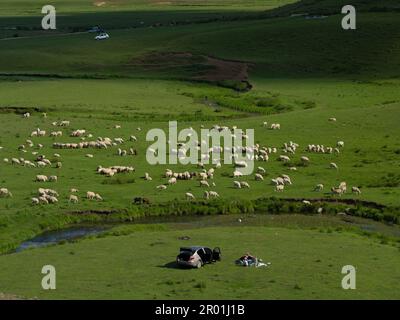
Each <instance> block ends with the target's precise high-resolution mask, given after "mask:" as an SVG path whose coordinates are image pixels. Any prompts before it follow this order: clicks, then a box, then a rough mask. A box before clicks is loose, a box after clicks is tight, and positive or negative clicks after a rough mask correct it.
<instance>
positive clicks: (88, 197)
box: [86, 191, 96, 200]
mask: <svg viewBox="0 0 400 320" xmlns="http://www.w3.org/2000/svg"><path fill="white" fill-rule="evenodd" d="M86 198H87V199H89V200H93V199H95V198H96V194H95V193H94V192H92V191H88V192H86Z"/></svg>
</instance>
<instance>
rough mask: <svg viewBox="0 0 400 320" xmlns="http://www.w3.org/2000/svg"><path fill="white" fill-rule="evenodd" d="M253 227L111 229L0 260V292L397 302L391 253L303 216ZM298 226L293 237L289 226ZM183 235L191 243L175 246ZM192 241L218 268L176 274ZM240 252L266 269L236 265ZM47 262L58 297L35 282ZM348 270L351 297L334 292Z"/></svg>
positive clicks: (394, 252) (206, 222) (202, 224)
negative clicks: (208, 249)
mask: <svg viewBox="0 0 400 320" xmlns="http://www.w3.org/2000/svg"><path fill="white" fill-rule="evenodd" d="M292 218H293V217H292ZM253 219H256V218H251V217H249V218H246V219H245V220H244V222H243V225H242V226H239V225H240V224H239V223H238V222H236V220H237V219H236V218H234V217H232V218H229V217H227V219H223V220H221V219H218V220H219V221H218V220H217V221H210V218H204V219H201V220H200V221H198V222H197V223H196V222H189V223H187V222H186V223H169V224H156V225H136V226H135V225H133V226H128V227H122V228H121V227H117V228H116V229H115V230H114V231H110V232H109V233H111V234H114V235H118V236H107V237H104V238H92V239H90V240H85V241H81V242H78V243H75V244H64V245H60V246H55V247H49V248H44V249H34V250H29V251H25V252H22V253H18V254H12V255H8V256H0V262H1V265H2V266H3V267H2V270H1V273H0V279H1V283H2V290H6V291H7V292H13V293H16V294H17V295H20V296H28V297H38V298H40V299H64V298H72V299H87V298H90V299H109V298H112V299H188V298H190V299H192V298H195V299H386V298H391V299H398V298H399V292H398V286H397V280H398V279H399V277H400V274H399V271H398V268H397V265H398V264H399V262H400V261H399V254H398V248H396V247H393V246H391V245H388V244H381V243H379V242H378V241H377V240H373V239H368V238H365V237H362V236H360V235H355V234H353V233H348V232H346V231H345V230H344V229H341V227H339V226H340V224H339V222H333V220H332V221H329V220H324V219H323V218H309V219H304V218H301V219H299V220H298V221H297V222H296V221H295V220H292V228H290V229H287V228H280V227H277V226H275V225H276V224H278V223H279V222H278V223H277V222H274V220H270V219H268V218H263V219H256V220H257V221H255V222H253V221H252V220H253ZM278 220H279V218H278ZM290 221H291V219H287V218H286V219H283V221H281V222H283V224H284V225H285V226H288V225H290V224H291V223H290ZM293 222H294V224H293ZM299 222H300V225H301V229H299V228H296V227H295V225H296V224H298V223H299ZM221 223H223V224H224V225H225V226H222V227H221ZM213 224H217V225H218V226H219V227H214V226H213ZM335 224H336V225H337V226H336V227H332V226H335ZM323 225H326V226H328V227H322V226H323ZM310 226H313V228H314V229H307V228H309V227H310ZM317 226H319V227H318V228H317ZM329 226H330V227H329ZM303 228H306V230H304V229H303ZM332 230H339V231H333V232H332ZM340 230H341V231H340ZM183 235H186V236H190V237H191V240H190V241H182V240H179V239H178V238H179V237H181V236H183ZM198 243H206V244H208V245H210V246H221V247H222V248H224V249H223V259H222V261H221V262H218V263H216V264H212V265H206V266H205V267H204V268H202V269H201V270H184V269H183V270H182V269H179V268H176V267H175V266H174V257H175V255H176V254H177V248H179V247H180V246H187V245H196V244H198ZM246 251H250V252H252V253H253V254H255V255H257V256H258V257H261V258H263V260H264V261H265V262H271V266H269V267H268V268H258V269H256V268H248V269H246V268H243V267H238V266H235V265H234V260H235V259H237V258H239V257H240V255H241V254H242V253H244V252H246ZM50 262H51V264H52V265H54V266H55V267H56V269H57V290H54V291H51V292H50V291H47V292H46V291H44V290H41V289H40V287H39V285H38V284H39V283H40V281H41V274H40V270H41V267H42V266H43V265H45V264H49V263H50ZM347 264H352V265H354V266H355V267H356V270H357V290H349V291H346V290H343V289H342V288H341V280H342V277H343V275H342V274H341V268H342V266H344V265H347Z"/></svg>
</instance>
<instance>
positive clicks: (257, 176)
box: [255, 173, 264, 181]
mask: <svg viewBox="0 0 400 320" xmlns="http://www.w3.org/2000/svg"><path fill="white" fill-rule="evenodd" d="M255 179H256V181H264V177H263V176H262V175H261V174H259V173H256V175H255Z"/></svg>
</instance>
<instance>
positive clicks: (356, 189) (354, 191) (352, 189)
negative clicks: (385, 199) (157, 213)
mask: <svg viewBox="0 0 400 320" xmlns="http://www.w3.org/2000/svg"><path fill="white" fill-rule="evenodd" d="M351 191H352V192H353V193H355V194H361V190H360V188H358V187H352V188H351Z"/></svg>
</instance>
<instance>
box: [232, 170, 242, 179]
mask: <svg viewBox="0 0 400 320" xmlns="http://www.w3.org/2000/svg"><path fill="white" fill-rule="evenodd" d="M241 176H243V173H241V172H240V171H237V170H235V171H234V172H233V177H234V178H237V177H241Z"/></svg>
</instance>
